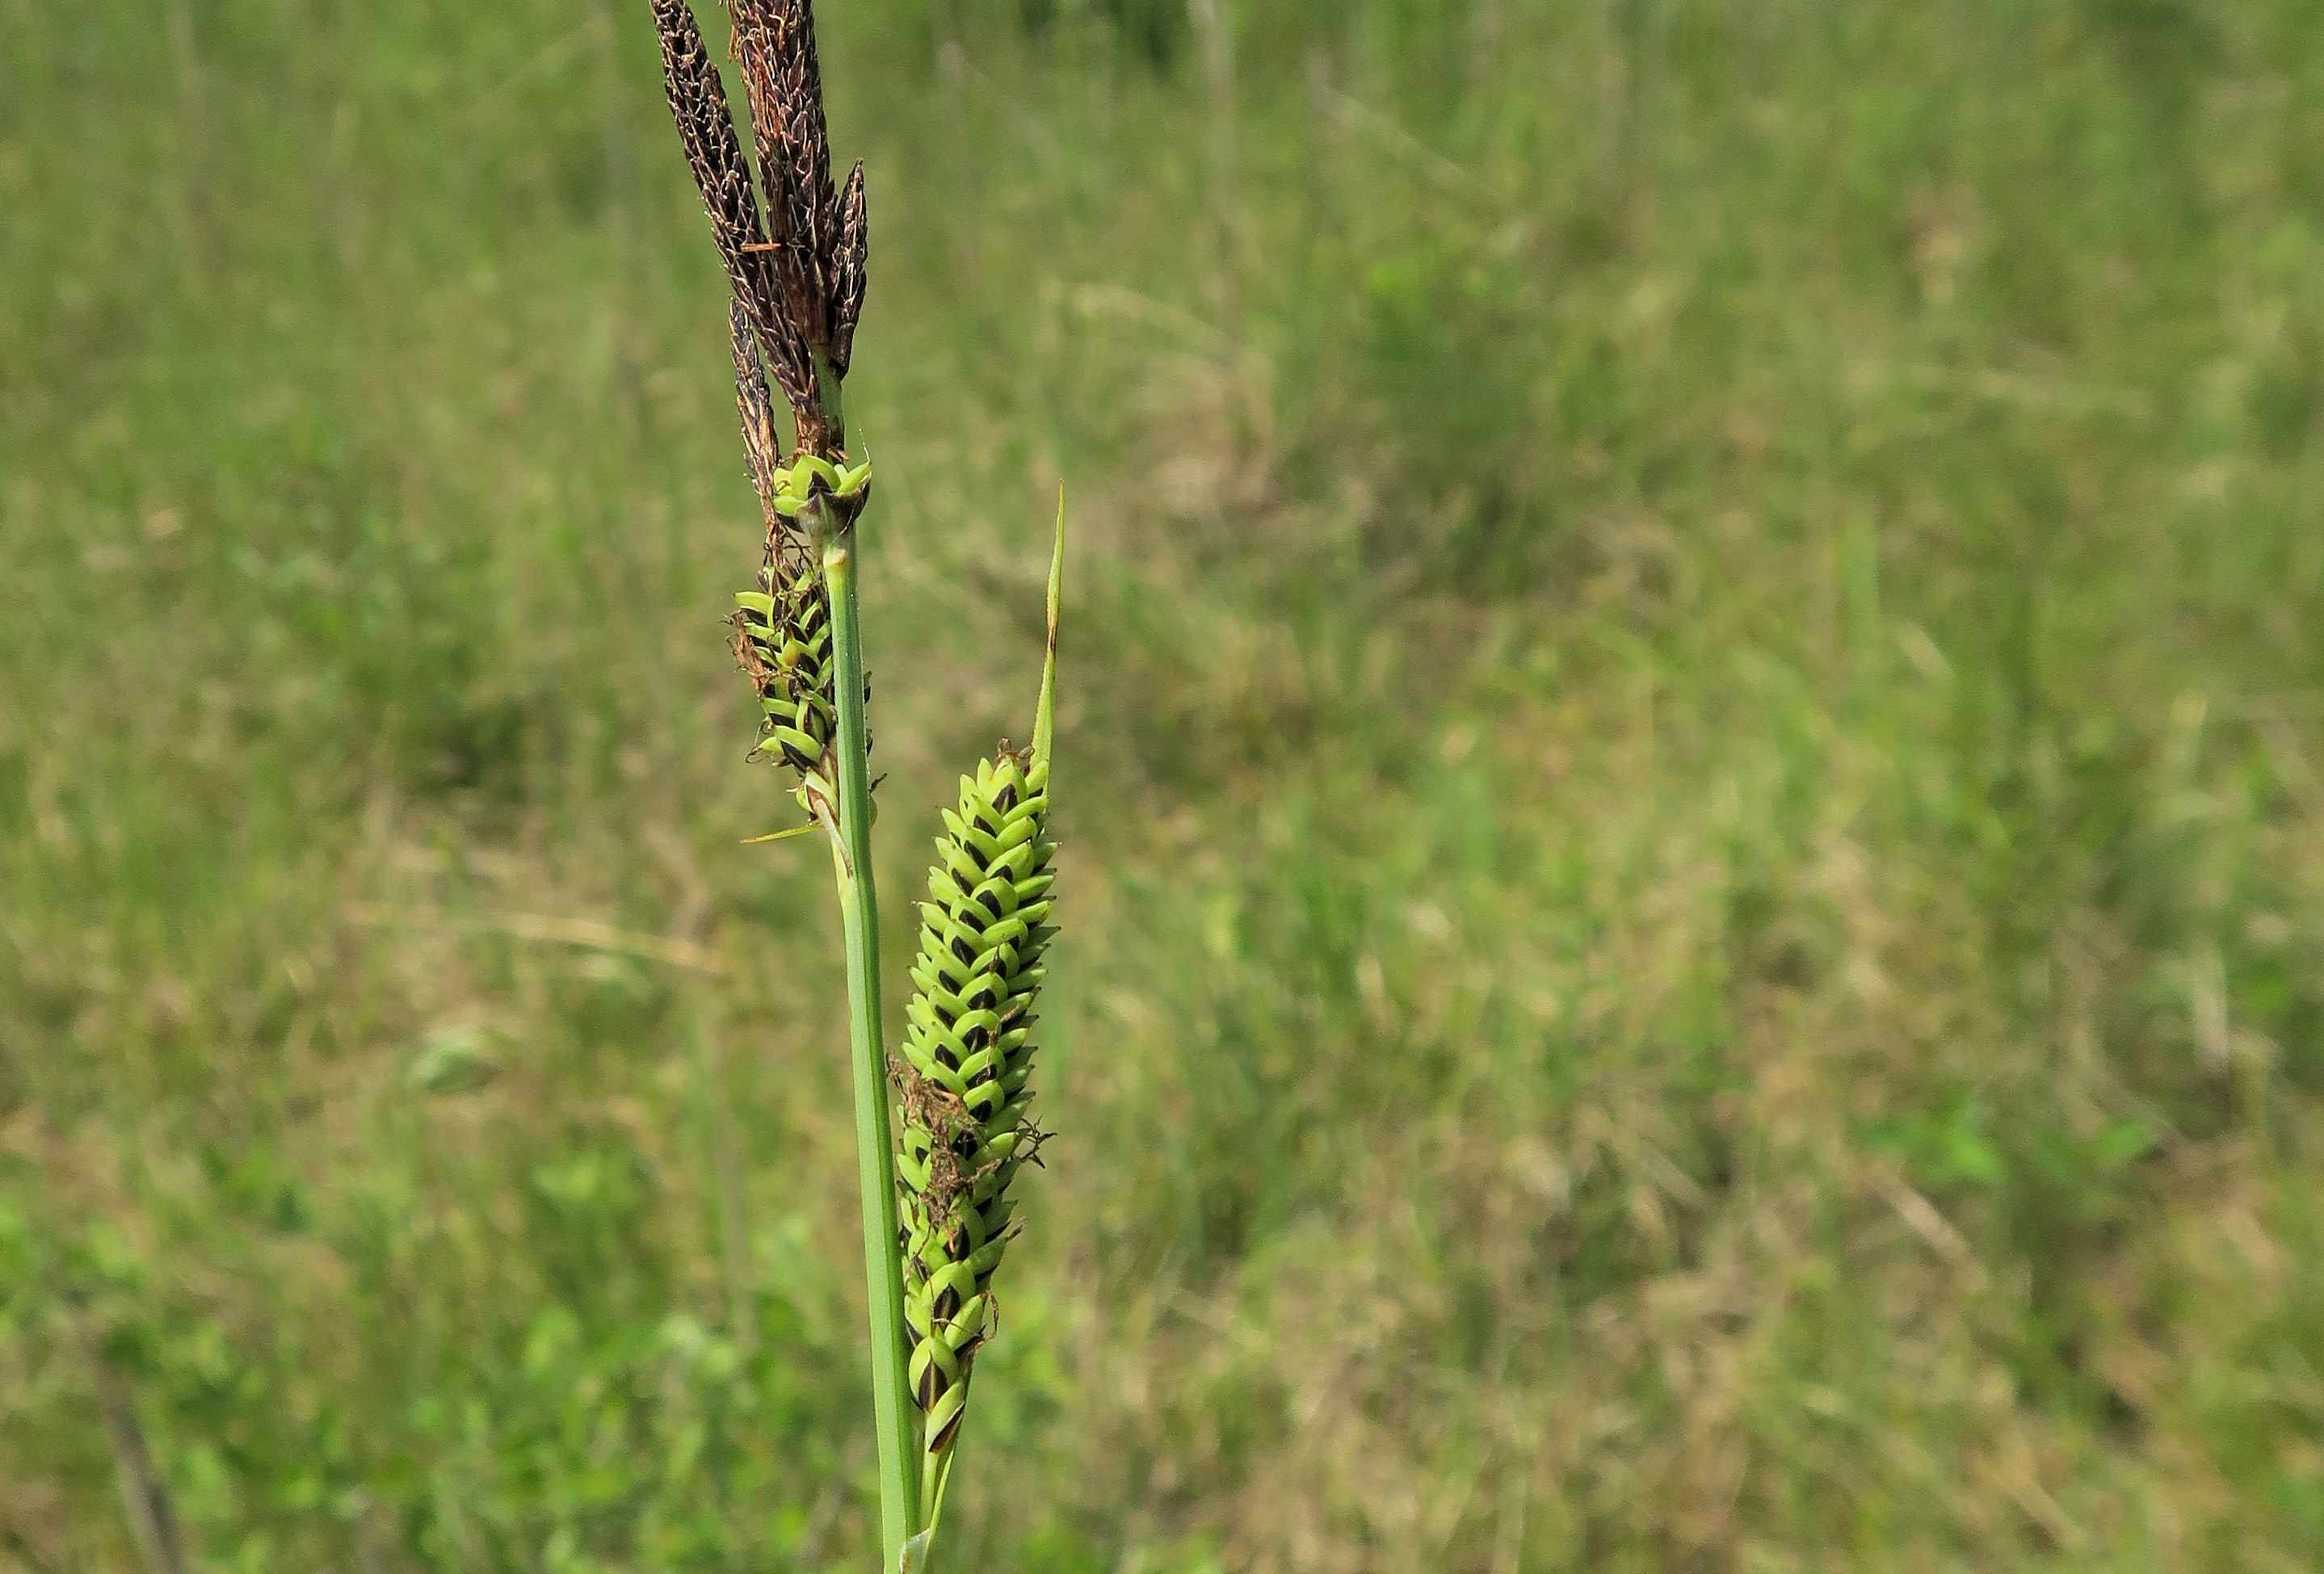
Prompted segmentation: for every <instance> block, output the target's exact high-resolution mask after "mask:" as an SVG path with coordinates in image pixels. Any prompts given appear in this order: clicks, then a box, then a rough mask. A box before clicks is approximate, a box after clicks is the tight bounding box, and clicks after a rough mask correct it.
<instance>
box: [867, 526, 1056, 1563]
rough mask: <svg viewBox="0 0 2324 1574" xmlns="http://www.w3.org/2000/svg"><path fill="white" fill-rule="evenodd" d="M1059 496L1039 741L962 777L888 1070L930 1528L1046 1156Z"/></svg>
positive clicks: (1004, 749)
mask: <svg viewBox="0 0 2324 1574" xmlns="http://www.w3.org/2000/svg"><path fill="white" fill-rule="evenodd" d="M1064 552H1065V511H1064V505H1063V502H1062V500H1060V502H1059V507H1058V516H1057V539H1056V553H1055V555H1054V556H1053V557H1052V558H1051V561H1050V566H1049V600H1048V649H1047V655H1046V657H1045V658H1044V660H1043V663H1042V672H1041V698H1040V704H1039V708H1038V710H1037V713H1036V716H1035V721H1034V724H1033V746H1032V747H1031V748H1030V749H1028V750H1013V751H1012V750H1010V749H1009V747H1008V746H1007V745H1006V744H1003V745H1002V746H1001V750H999V751H998V752H997V753H996V754H995V755H994V756H993V757H992V758H991V759H985V760H982V761H979V762H978V765H977V768H976V774H975V775H974V776H973V777H963V778H961V783H960V800H959V806H958V807H957V809H954V810H947V811H945V816H944V819H945V834H944V835H942V836H940V837H938V838H937V839H936V865H935V866H934V867H933V868H931V869H930V870H928V899H927V901H926V902H924V903H922V904H921V906H920V915H921V925H920V949H919V956H918V960H917V961H916V962H914V963H913V965H912V986H913V995H912V1001H911V1005H910V1008H909V1012H908V1020H907V1023H906V1026H905V1032H904V1043H903V1048H902V1052H901V1054H899V1055H898V1056H896V1057H895V1059H894V1060H893V1062H892V1063H891V1071H892V1074H893V1075H894V1077H895V1080H896V1083H897V1086H898V1090H899V1094H900V1097H899V1105H900V1107H901V1110H902V1115H903V1121H902V1126H901V1128H900V1133H899V1139H898V1148H899V1152H898V1155H897V1170H898V1173H899V1179H900V1183H901V1191H902V1212H903V1227H904V1313H905V1319H906V1321H907V1322H908V1324H909V1327H910V1333H911V1339H912V1353H911V1366H910V1381H911V1389H912V1397H913V1399H914V1400H915V1401H916V1402H917V1403H918V1405H919V1407H920V1410H921V1412H922V1418H923V1431H922V1443H921V1486H920V1492H921V1512H922V1513H923V1514H925V1515H926V1516H927V1521H928V1523H930V1524H932V1525H933V1524H934V1523H936V1512H937V1510H938V1508H939V1507H940V1506H941V1505H942V1502H943V1497H944V1489H945V1481H946V1478H947V1477H948V1476H949V1475H950V1473H951V1465H952V1458H953V1450H954V1446H955V1445H956V1444H957V1442H958V1441H959V1436H960V1422H961V1414H962V1411H963V1409H964V1406H965V1405H966V1404H967V1402H968V1377H969V1368H970V1367H971V1365H972V1364H973V1361H974V1360H975V1358H976V1352H977V1349H978V1348H979V1347H980V1346H981V1345H982V1344H983V1342H984V1341H985V1340H986V1339H989V1338H991V1336H992V1333H993V1331H994V1330H995V1328H996V1327H997V1325H998V1322H999V1314H998V1312H997V1311H996V1308H995V1303H994V1301H993V1296H992V1275H993V1270H994V1269H995V1268H997V1267H999V1266H1000V1265H1001V1253H1002V1252H1003V1250H1004V1249H1005V1248H1006V1247H1007V1245H1008V1241H1009V1238H1010V1235H1011V1234H1012V1233H1013V1231H1012V1229H1011V1227H1010V1221H1011V1219H1012V1217H1013V1215H1014V1212H1015V1209H1016V1204H1015V1202H1014V1201H1012V1200H1011V1199H1010V1195H1009V1185H1010V1181H1012V1180H1013V1179H1015V1177H1016V1174H1017V1172H1018V1171H1019V1169H1020V1168H1021V1167H1022V1166H1023V1165H1024V1164H1025V1163H1026V1161H1027V1160H1028V1159H1030V1158H1032V1157H1033V1156H1034V1155H1035V1154H1036V1153H1037V1151H1038V1149H1039V1147H1040V1145H1041V1140H1042V1137H1041V1133H1040V1131H1039V1129H1038V1128H1037V1127H1036V1126H1035V1125H1034V1124H1033V1120H1032V1117H1031V1114H1030V1107H1031V1102H1032V1093H1031V1090H1030V1088H1029V1086H1028V1082H1029V1080H1030V1076H1031V1072H1032V1065H1033V1054H1034V1045H1033V1026H1034V1022H1035V1017H1034V1016H1033V1004H1034V998H1035V996H1036V994H1037V992H1038V990H1039V989H1040V984H1041V980H1042V977H1043V969H1042V966H1041V958H1042V953H1043V952H1044V950H1046V949H1047V945H1048V943H1049V940H1050V938H1051V937H1052V936H1053V935H1054V934H1056V928H1055V926H1053V925H1051V924H1050V923H1049V916H1050V912H1051V908H1052V906H1053V903H1052V899H1051V896H1050V888H1051V887H1052V886H1053V885H1054V883H1055V881H1056V876H1055V874H1053V873H1052V872H1051V870H1050V861H1051V860H1052V858H1053V857H1054V855H1055V854H1056V844H1055V843H1053V842H1050V840H1049V837H1048V823H1049V757H1050V743H1051V739H1052V736H1053V733H1054V732H1055V722H1054V708H1055V697H1056V662H1057V592H1058V583H1059V576H1060V570H1061V568H1062V566H1063V560H1064Z"/></svg>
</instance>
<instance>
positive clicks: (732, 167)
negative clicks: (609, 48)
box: [653, 0, 774, 335]
mask: <svg viewBox="0 0 2324 1574" xmlns="http://www.w3.org/2000/svg"><path fill="white" fill-rule="evenodd" d="M653 14H654V27H655V30H656V31H657V32H659V34H660V35H661V69H662V86H663V88H664V90H665V91H666V92H667V94H668V96H669V113H670V117H671V118H672V119H674V120H675V121H677V122H678V140H679V141H680V142H681V143H684V145H685V148H686V161H687V164H688V165H689V166H691V167H692V169H693V170H694V183H695V185H696V187H697V188H698V189H700V190H701V192H702V205H703V207H705V209H706V210H707V211H708V212H709V215H710V235H711V239H712V240H713V241H714V242H715V243H716V244H717V247H718V257H719V260H720V261H721V262H724V263H725V265H726V277H727V281H728V282H730V283H731V284H732V285H733V290H734V299H736V300H737V301H738V302H739V303H741V304H742V306H743V307H744V308H747V309H748V311H749V314H750V318H751V322H752V329H753V331H754V332H757V333H759V334H761V335H766V334H770V333H771V332H772V331H773V328H774V325H773V323H772V322H771V321H770V320H769V318H768V317H767V311H768V308H770V307H771V306H772V304H773V301H774V295H773V290H772V288H771V285H772V268H771V264H770V261H769V253H768V250H767V230H766V225H765V223H764V221H763V219H762V218H761V214H760V211H759V197H758V193H757V192H756V191H755V190H754V189H752V185H751V166H750V163H749V161H747V160H746V159H745V158H744V157H743V155H742V139H741V138H740V137H738V136H737V135H736V134H735V132H734V117H733V114H732V112H730V111H729V110H728V109H727V107H726V85H725V83H724V82H723V81H722V80H720V79H719V76H718V68H717V67H716V66H715V65H713V64H711V61H710V51H709V50H708V49H707V48H706V47H705V45H704V43H703V41H702V31H701V29H700V28H698V27H696V25H695V21H694V13H693V12H691V11H689V10H687V6H686V3H685V0H653Z"/></svg>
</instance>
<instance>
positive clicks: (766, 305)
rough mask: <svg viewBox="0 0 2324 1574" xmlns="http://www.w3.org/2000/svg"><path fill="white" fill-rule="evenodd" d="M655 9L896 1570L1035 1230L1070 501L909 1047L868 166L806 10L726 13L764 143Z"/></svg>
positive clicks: (928, 957) (789, 4) (913, 1545)
mask: <svg viewBox="0 0 2324 1574" xmlns="http://www.w3.org/2000/svg"><path fill="white" fill-rule="evenodd" d="M651 5H652V10H653V16H654V23H655V26H656V29H657V31H658V32H659V35H660V40H661V56H662V72H663V78H664V83H665V86H666V87H667V88H668V91H669V106H670V111H671V114H672V115H673V116H674V118H675V119H676V121H677V123H678V135H679V140H680V141H681V143H683V144H684V147H685V150H686V156H687V163H688V165H689V166H690V167H691V169H692V170H693V173H694V178H695V182H696V186H698V187H699V188H700V189H701V192H702V198H703V203H704V206H705V208H706V210H707V211H708V214H709V216H710V228H711V235H712V238H713V240H714V241H715V244H716V248H717V252H718V256H719V260H720V262H722V263H723V265H724V269H725V273H726V280H727V283H728V285H729V287H730V291H731V296H732V300H731V305H730V308H729V312H728V320H727V329H728V342H729V347H730V350H731V352H732V356H733V371H734V392H735V400H736V407H737V410H738V412H739V415H740V418H741V422H742V448H743V454H744V456H745V458H746V460H747V462H748V468H749V471H750V475H751V481H752V486H753V488H754V489H755V490H756V492H757V493H758V497H759V504H760V513H761V524H762V527H763V529H762V535H761V541H760V559H759V569H758V574H757V577H756V579H755V581H754V583H753V584H752V588H751V589H749V590H747V591H743V592H741V593H739V594H737V595H736V596H735V597H734V602H735V611H734V613H733V654H734V658H735V662H736V665H737V666H739V667H741V669H742V673H743V674H744V676H745V677H747V678H748V679H749V682H750V685H751V689H752V695H753V696H754V697H755V698H756V700H757V701H758V704H759V710H760V714H761V723H760V729H759V737H758V741H757V743H756V745H755V747H754V748H753V750H752V757H753V758H755V759H767V760H770V761H774V762H776V763H778V764H779V765H780V766H781V767H782V768H784V769H786V770H787V771H788V774H789V777H790V778H791V780H792V782H793V787H792V791H793V794H794V796H796V797H797V799H798V803H799V805H800V807H801V808H802V809H803V810H804V811H805V812H806V815H807V823H806V824H804V825H803V826H801V827H799V832H812V831H815V830H816V829H818V828H819V829H820V830H822V832H823V833H825V836H826V837H827V838H828V840H829V842H830V846H831V857H832V867H833V871H834V875H835V881H836V885H837V889H838V896H839V911H840V928H841V940H842V943H843V946H844V951H845V955H846V971H847V998H848V1029H849V1032H848V1040H849V1058H850V1063H851V1066H852V1070H853V1083H854V1095H855V1128H856V1130H855V1138H856V1154H857V1161H858V1171H859V1174H858V1179H859V1183H860V1185H861V1188H862V1210H863V1259H864V1272H865V1281H866V1284H867V1287H868V1291H869V1300H870V1308H871V1402H872V1403H871V1409H872V1422H873V1428H874V1431H875V1433H876V1437H877V1442H878V1451H879V1462H880V1471H879V1481H880V1508H881V1537H880V1539H881V1555H882V1567H883V1568H884V1569H888V1570H890V1574H899V1571H903V1570H920V1569H927V1567H928V1566H929V1560H930V1558H931V1555H932V1548H933V1544H934V1536H935V1532H936V1523H937V1519H938V1515H939V1514H940V1512H941V1510H942V1508H943V1505H944V1499H945V1489H946V1487H947V1486H948V1484H949V1482H950V1479H951V1475H952V1463H953V1460H954V1457H955V1450H957V1448H958V1445H959V1441H960V1433H961V1422H962V1419H963V1415H964V1408H965V1406H966V1404H967V1400H968V1387H969V1373H970V1369H971V1367H972V1366H973V1363H974V1360H975V1357H976V1352H977V1350H978V1349H979V1348H981V1347H982V1345H983V1344H984V1343H985V1342H986V1341H987V1340H988V1339H991V1337H992V1335H993V1333H994V1331H995V1330H996V1329H997V1327H998V1323H999V1313H998V1311H997V1302H996V1301H995V1299H994V1294H993V1288H992V1279H993V1273H994V1270H995V1269H996V1268H997V1267H998V1266H1000V1262H1001V1254H1002V1251H1003V1249H1004V1248H1005V1247H1006V1245H1007V1242H1008V1240H1009V1238H1010V1235H1011V1234H1012V1233H1013V1231H1014V1228H1015V1226H1014V1223H1013V1210H1014V1207H1015V1203H1014V1201H1012V1199H1011V1197H1010V1183H1011V1182H1012V1181H1013V1180H1014V1179H1015V1178H1016V1176H1017V1174H1018V1173H1019V1170H1020V1169H1022V1168H1023V1167H1024V1165H1025V1164H1027V1163H1028V1162H1029V1161H1031V1160H1032V1159H1033V1158H1034V1157H1035V1156H1036V1155H1037V1153H1038V1151H1039V1148H1040V1145H1041V1133H1040V1132H1039V1130H1038V1129H1037V1128H1036V1127H1035V1125H1034V1123H1033V1121H1032V1118H1031V1116H1030V1113H1029V1109H1030V1100H1031V1091H1030V1088H1029V1085H1028V1084H1029V1080H1030V1073H1031V1069H1032V1059H1033V1052H1034V1045H1033V1036H1032V1035H1033V1027H1034V1021H1035V1018H1034V1014H1033V1006H1034V1001H1035V997H1036V995H1037V992H1038V990H1039V987H1040V984H1041V980H1042V977H1043V966H1042V960H1043V953H1044V952H1045V951H1046V949H1047V945H1048V943H1049V940H1050V938H1051V937H1052V936H1053V935H1054V934H1055V933H1056V929H1055V926H1054V925H1052V924H1051V923H1050V922H1049V918H1050V913H1051V906H1052V903H1051V896H1050V890H1051V886H1052V884H1053V882H1054V879H1055V876H1054V874H1053V873H1052V871H1051V868H1050V865H1051V861H1052V859H1053V857H1054V855H1055V852H1056V847H1055V845H1054V843H1052V842H1051V841H1050V840H1049V834H1048V829H1049V826H1048V812H1049V772H1050V755H1051V751H1052V745H1053V742H1054V741H1055V736H1056V723H1055V713H1056V653H1057V608H1058V598H1059V593H1060V575H1061V569H1062V563H1063V556H1064V547H1065V513H1064V506H1063V502H1062V500H1061V501H1060V503H1059V508H1058V517H1057V532H1056V541H1055V544H1054V547H1053V549H1052V554H1051V557H1050V565H1049V584H1048V598H1047V613H1048V616H1047V648H1046V652H1045V655H1044V658H1043V663H1042V675H1041V691H1040V697H1039V700H1038V702H1037V707H1036V713H1035V717H1034V723H1033V734H1032V742H1031V744H1030V746H1029V747H1027V748H1025V749H1021V750H1012V749H1010V747H1009V745H1008V743H1007V742H1006V741H1003V742H1002V744H1001V747H1000V749H999V750H997V751H996V752H995V753H994V754H993V755H992V756H991V758H989V759H984V760H982V761H980V762H979V763H978V764H977V766H976V768H975V769H974V771H973V773H972V774H970V775H967V776H964V777H963V778H961V782H960V790H959V794H958V796H957V800H956V803H955V805H954V807H953V808H951V809H946V810H945V811H943V813H942V819H943V825H944V832H943V834H941V835H940V836H938V837H937V839H936V851H937V858H936V864H935V865H934V867H933V868H931V869H930V870H929V873H928V896H927V901H925V902H924V903H922V904H921V925H920V932H919V949H918V958H917V960H916V961H915V962H914V964H913V967H912V974H911V977H912V985H913V994H912V997H911V999H910V1001H909V1004H908V1008H907V1014H906V1026H905V1032H904V1036H903V1039H902V1043H901V1046H900V1048H899V1052H898V1053H897V1054H894V1055H893V1056H892V1057H891V1056H890V1054H889V1053H888V1051H887V1049H886V1047H885V1045H884V1040H883V1036H882V1033H881V1009H880V1006H881V980H880V917H879V897H878V892H877V890H876V888H875V885H874V881H873V865H872V857H871V829H872V803H871V789H872V786H873V784H872V782H871V766H870V751H871V732H870V728H869V726H868V724H867V723H866V720H865V714H864V713H865V708H866V705H867V704H868V701H869V698H870V693H869V688H868V686H867V684H866V682H865V678H864V662H863V646H862V625H861V621H860V619H859V617H858V612H857V591H856V587H857V583H858V581H857V574H858V561H859V548H858V542H859V538H860V523H861V520H862V515H863V512H864V508H865V505H866V503H867V502H869V500H870V497H871V461H870V459H869V457H868V456H860V455H861V446H860V445H853V446H851V443H850V439H849V433H848V428H847V423H846V418H845V414H844V409H845V407H844V394H843V390H844V383H845V381H846V377H847V373H848V367H849V364H850V362H851V361H852V359H853V348H854V340H855V328H856V324H857V322H858V320H859V319H860V318H861V317H862V309H863V298H864V288H865V281H866V275H865V260H866V256H867V252H868V246H867V233H868V232H867V228H866V221H865V211H864V196H863V167H862V164H861V163H858V164H857V165H856V166H855V167H854V169H853V171H851V173H850V174H849V176H848V178H847V179H846V181H845V183H844V186H842V185H840V184H837V183H835V181H834V179H833V176H832V161H831V148H830V141H829V134H828V132H827V129H826V126H825V116H824V107H823V85H822V77H821V69H820V66H819V63H818V60H817V59H816V41H815V20H814V15H813V8H812V6H811V5H810V4H809V3H808V0H727V12H728V17H729V21H730V22H731V23H732V28H733V60H734V61H735V63H736V66H737V68H738V69H739V70H740V71H741V74H742V82H743V88H744V96H745V100H746V103H747V106H748V109H749V125H750V131H751V135H752V143H753V144H754V145H753V147H752V150H751V152H750V153H746V152H745V151H744V148H743V143H742V136H741V134H740V133H739V132H738V130H737V127H736V124H735V121H734V116H733V113H732V111H731V110H730V108H729V107H728V103H727V98H726V91H725V85H724V81H723V79H722V78H721V77H720V74H719V71H718V68H717V66H716V65H715V63H714V62H713V61H712V60H711V58H710V53H709V50H708V47H707V46H706V45H705V41H704V40H703V36H702V32H701V30H700V27H699V25H698V24H697V23H696V20H695V17H694V14H693V13H692V11H691V10H690V9H689V8H688V6H687V4H686V0H651ZM752 154H755V158H753V157H752ZM754 167H755V175H754ZM778 392H779V393H780V395H781V397H782V402H783V404H784V405H785V406H787V407H788V411H789V415H790V421H789V429H788V446H786V434H785V432H784V431H783V429H782V428H781V427H780V426H779V424H778V421H777V411H776V402H775V396H776V394H777V393H778ZM791 834H796V833H794V832H784V833H777V835H778V836H787V835H791ZM772 839H773V838H767V837H761V838H755V839H754V840H759V841H766V840H772Z"/></svg>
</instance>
